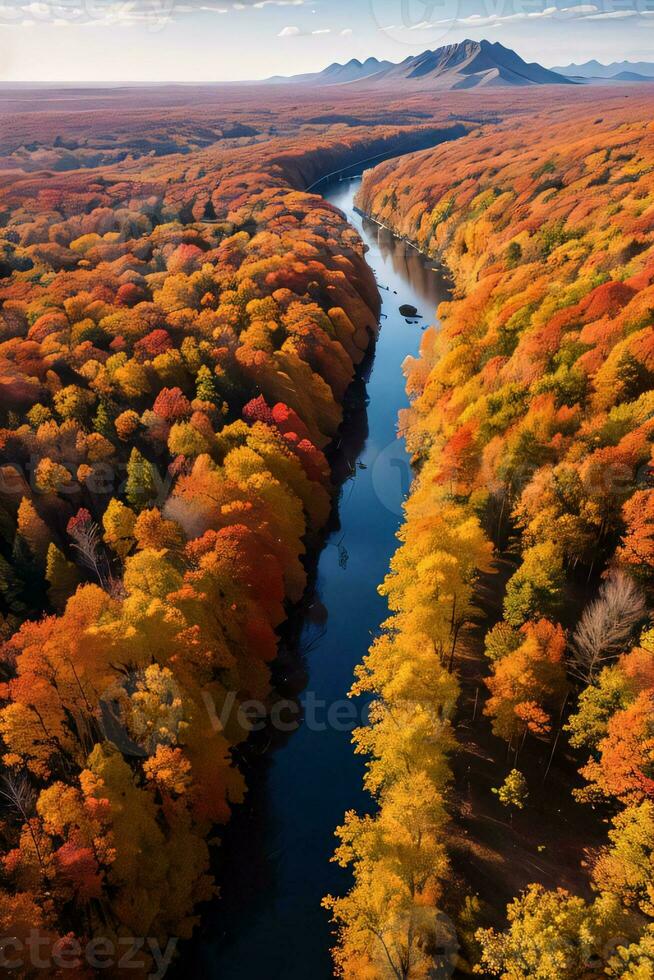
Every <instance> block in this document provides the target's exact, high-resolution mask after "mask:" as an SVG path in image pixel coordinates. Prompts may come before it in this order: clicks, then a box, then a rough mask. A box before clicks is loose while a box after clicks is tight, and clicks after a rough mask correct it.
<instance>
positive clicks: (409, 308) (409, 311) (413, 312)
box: [400, 303, 418, 317]
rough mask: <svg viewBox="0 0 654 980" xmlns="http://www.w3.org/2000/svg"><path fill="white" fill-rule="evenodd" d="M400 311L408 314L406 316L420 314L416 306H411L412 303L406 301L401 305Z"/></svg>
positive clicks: (403, 314)
mask: <svg viewBox="0 0 654 980" xmlns="http://www.w3.org/2000/svg"><path fill="white" fill-rule="evenodd" d="M400 313H401V314H402V316H406V317H414V316H418V311H417V309H416V308H415V306H411V304H410V303H404V304H403V305H402V306H401V307H400Z"/></svg>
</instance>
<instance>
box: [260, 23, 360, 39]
mask: <svg viewBox="0 0 654 980" xmlns="http://www.w3.org/2000/svg"><path fill="white" fill-rule="evenodd" d="M331 33H332V29H331V27H320V28H318V29H317V30H315V31H301V30H300V28H299V27H295V26H292V27H283V28H282V29H281V31H280V32H279V34H278V35H277V37H315V36H316V35H318V34H331ZM342 33H346V32H345V31H343V32H342ZM350 33H351V32H350Z"/></svg>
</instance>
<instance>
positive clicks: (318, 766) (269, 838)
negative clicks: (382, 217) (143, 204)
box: [183, 181, 447, 980]
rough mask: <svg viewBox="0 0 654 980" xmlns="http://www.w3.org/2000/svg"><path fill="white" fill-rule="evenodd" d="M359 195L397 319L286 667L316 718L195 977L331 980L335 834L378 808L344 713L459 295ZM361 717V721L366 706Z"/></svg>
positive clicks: (275, 770) (347, 439)
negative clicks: (410, 380)
mask: <svg viewBox="0 0 654 980" xmlns="http://www.w3.org/2000/svg"><path fill="white" fill-rule="evenodd" d="M357 186H358V181H347V182H345V181H344V182H341V183H336V184H334V185H332V186H331V187H329V188H327V190H326V191H325V192H324V196H325V197H326V198H327V200H329V201H331V202H332V203H333V204H335V205H336V206H337V207H339V208H340V209H341V210H342V211H343V212H344V213H345V214H346V216H347V217H348V219H349V221H350V222H351V223H352V224H353V225H354V226H355V227H356V228H357V230H358V231H359V233H360V234H361V237H362V238H363V240H364V242H365V243H366V244H367V245H368V246H369V251H368V253H367V260H368V263H369V264H370V266H371V267H372V269H373V270H374V272H375V275H376V277H377V281H378V283H379V285H380V295H381V297H382V300H383V308H382V312H383V314H385V315H386V316H387V319H385V318H382V321H381V332H380V335H379V340H378V342H377V345H376V349H375V351H374V354H373V355H372V356H371V357H370V358H369V359H368V362H367V364H366V365H365V366H364V368H363V369H362V371H361V372H360V375H361V376H360V378H359V380H358V382H355V383H354V385H353V386H352V390H351V392H350V395H349V398H348V404H347V411H346V419H345V422H344V425H343V428H342V434H341V439H340V440H339V452H338V453H337V460H336V464H335V465H336V470H337V472H338V470H339V469H340V471H341V474H342V473H345V474H346V475H348V474H349V475H348V476H347V478H346V479H345V482H344V483H343V485H342V489H341V492H340V498H339V501H338V513H337V517H336V518H335V520H334V521H333V525H334V526H333V529H332V530H331V532H330V534H329V537H328V539H327V541H326V544H325V547H324V549H323V551H322V552H321V554H320V558H319V561H318V565H317V570H316V580H315V592H314V593H312V595H311V598H310V600H309V602H308V607H309V608H308V609H307V613H306V616H305V618H304V620H303V625H302V627H301V629H300V630H299V636H298V637H297V638H296V639H297V646H296V647H295V649H291V650H290V651H289V652H288V655H287V657H286V658H283V660H282V664H283V668H282V670H283V676H282V678H281V682H280V686H281V687H283V686H284V683H286V684H287V689H288V690H292V689H293V688H295V689H296V692H297V694H298V696H299V699H300V701H301V703H302V704H303V705H304V707H305V718H304V721H303V723H302V724H301V725H300V727H299V728H298V729H297V730H296V731H294V732H293V733H292V734H289V735H288V736H287V737H286V738H285V740H283V741H282V743H281V744H280V745H279V746H278V747H276V748H274V749H273V750H272V751H269V752H268V754H267V757H266V759H265V762H263V763H262V766H263V768H262V770H261V771H260V772H259V773H258V774H256V775H255V778H254V779H253V781H252V782H251V791H250V793H249V796H248V800H247V804H246V806H245V807H244V808H242V812H240V813H239V812H238V811H237V814H236V816H235V820H234V821H233V825H234V826H233V827H232V828H230V829H229V830H228V832H227V833H228V840H226V847H225V851H226V852H227V853H228V855H229V856H228V858H227V861H228V862H229V863H228V864H226V866H225V868H224V870H223V875H222V877H223V878H224V882H225V883H224V886H223V900H222V904H221V902H220V901H219V902H217V903H216V908H217V912H216V914H215V916H214V915H213V914H212V915H209V916H208V917H206V918H205V926H204V929H203V932H202V934H201V935H200V936H199V937H198V940H197V941H195V942H194V943H193V944H191V947H192V948H191V950H189V955H186V956H184V957H183V961H184V966H185V971H184V972H185V973H186V971H187V970H188V967H189V964H190V963H191V962H192V966H193V972H194V973H196V971H197V973H198V975H200V976H207V977H216V978H218V977H219V978H221V980H237V978H238V980H255V978H256V980H259V978H262V980H278V978H279V980H309V978H311V980H327V978H329V977H331V976H332V964H331V958H330V955H329V947H330V944H331V938H330V927H329V921H328V914H327V913H326V912H325V911H324V910H323V909H322V908H321V905H320V902H321V899H322V897H323V896H324V895H325V894H326V893H328V892H333V893H343V892H344V891H345V890H346V889H347V887H348V883H349V880H350V879H349V872H347V871H343V870H342V869H339V868H338V867H337V866H336V865H334V864H333V863H330V860H329V859H330V857H331V855H332V853H333V850H334V846H335V838H334V829H335V827H336V826H337V825H338V824H339V823H341V822H342V819H343V815H344V813H345V811H346V810H348V809H356V810H359V811H366V810H368V811H370V809H371V801H370V798H369V797H368V796H367V795H366V794H365V793H364V791H363V789H362V777H363V767H364V761H363V759H362V758H361V757H359V756H355V755H354V753H353V750H352V744H351V729H352V728H353V727H354V723H353V719H352V718H351V717H347V715H346V713H347V712H348V711H351V710H352V708H351V707H350V708H349V709H348V708H347V707H342V705H343V703H344V699H345V697H346V694H347V692H348V690H349V689H350V686H351V684H352V680H353V672H354V668H355V666H356V664H358V663H360V662H361V660H362V659H363V657H364V656H365V653H366V651H367V649H368V647H369V645H370V642H371V639H372V637H373V636H374V635H375V634H376V633H377V632H378V630H379V626H380V624H381V623H382V622H383V621H384V619H385V618H386V616H387V608H386V602H385V600H384V599H382V598H381V597H380V596H379V594H378V592H377V586H378V585H379V583H380V582H381V581H382V580H383V579H384V577H385V575H386V573H387V571H388V564H389V560H390V558H391V555H392V554H393V552H394V551H395V548H396V546H397V540H396V537H395V534H396V531H397V529H398V526H399V524H400V521H401V517H402V502H403V500H404V498H405V497H406V494H407V492H408V490H409V485H410V480H411V471H410V465H409V459H408V457H407V455H406V452H405V450H404V446H403V444H402V442H401V441H398V439H397V433H396V429H397V418H398V411H399V410H400V409H401V408H403V407H405V406H406V405H407V397H406V393H405V380H404V376H403V374H402V362H403V361H404V359H405V357H406V356H407V355H409V354H416V353H417V351H418V347H419V344H420V337H421V331H422V328H423V325H425V324H429V323H433V322H434V313H435V308H436V306H437V305H438V303H439V302H440V301H441V300H442V299H445V298H447V290H446V286H445V284H444V282H443V280H442V278H441V277H440V276H439V274H438V273H436V272H434V271H433V270H432V268H431V263H430V262H427V261H425V260H424V259H423V258H422V257H421V256H420V255H419V254H418V253H417V252H416V251H415V250H413V249H412V248H411V247H410V246H406V245H404V243H402V242H399V241H398V240H397V239H394V238H393V237H392V236H391V235H390V234H389V233H388V232H387V231H385V230H383V229H379V228H378V226H377V225H375V224H374V223H373V222H371V221H369V220H367V219H363V218H361V217H360V216H359V215H358V214H357V213H355V211H354V210H353V196H354V193H355V191H356V188H357ZM382 287H388V288H387V289H385V288H382ZM403 303H409V304H412V305H414V306H416V307H417V309H418V310H419V312H420V313H422V314H423V317H424V319H423V320H421V321H419V322H418V323H417V324H412V325H410V324H408V323H407V322H406V320H405V319H404V317H402V316H401V315H400V313H399V310H398V307H399V306H400V305H401V304H403ZM312 705H315V708H312ZM336 705H341V707H340V708H338V714H336V715H335V714H334V713H335V712H336V710H337V708H336ZM330 708H331V717H330V721H331V722H332V723H331V724H330V723H329V722H328V721H327V718H326V716H327V711H328V710H329V709H330ZM357 710H358V716H359V718H360V716H361V713H362V712H365V705H361V704H359V705H358V708H357ZM285 717H286V716H285ZM334 720H336V724H333V722H334ZM339 721H340V723H339Z"/></svg>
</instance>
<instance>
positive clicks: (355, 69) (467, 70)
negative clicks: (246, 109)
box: [269, 40, 574, 90]
mask: <svg viewBox="0 0 654 980" xmlns="http://www.w3.org/2000/svg"><path fill="white" fill-rule="evenodd" d="M269 81H270V82H274V83H277V84H280V83H285V84H291V83H294V84H309V85H343V84H349V85H351V84H356V83H362V84H365V85H366V86H370V85H382V84H389V83H391V84H394V83H397V82H402V83H410V84H412V85H415V86H416V87H418V86H420V87H421V88H434V89H442V90H447V89H449V90H455V89H471V88H480V87H493V88H495V87H512V86H523V85H569V84H574V83H573V82H572V81H571V80H570V79H568V78H563V77H562V76H561V74H559V73H556V72H554V71H550V70H549V69H548V68H543V66H542V65H539V64H537V63H535V62H533V63H527V62H526V61H523V59H522V58H521V57H520V55H518V54H516V52H515V51H512V50H511V49H510V48H505V47H504V45H502V44H500V43H499V42H497V43H495V44H492V43H491V42H490V41H470V40H468V41H461V42H459V43H458V44H447V45H445V46H444V47H442V48H437V49H436V50H435V51H423V53H422V54H419V55H415V56H414V55H412V56H410V57H408V58H405V60H404V61H402V62H400V63H399V64H393V63H392V62H388V61H378V60H377V59H376V58H368V60H367V61H364V62H363V63H362V62H360V61H357V60H354V61H349V62H348V63H347V64H345V65H340V64H333V65H330V66H329V68H326V69H325V70H324V71H321V72H313V73H311V74H308V75H293V76H290V77H288V78H281V77H279V76H277V77H275V78H271V79H269Z"/></svg>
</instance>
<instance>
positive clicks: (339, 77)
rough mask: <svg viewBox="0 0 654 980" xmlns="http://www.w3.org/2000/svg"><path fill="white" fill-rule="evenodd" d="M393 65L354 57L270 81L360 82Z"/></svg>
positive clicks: (302, 82)
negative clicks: (342, 63) (318, 68)
mask: <svg viewBox="0 0 654 980" xmlns="http://www.w3.org/2000/svg"><path fill="white" fill-rule="evenodd" d="M393 67H394V65H393V62H392V61H378V59H377V58H368V59H367V60H366V61H363V62H361V61H359V60H358V59H357V58H352V60H351V61H348V62H347V64H345V65H340V64H339V63H338V62H335V63H334V64H333V65H330V66H329V68H325V70H324V71H314V72H309V73H308V74H305V75H288V76H286V75H275V76H274V77H273V78H269V79H268V81H269V82H275V83H276V84H281V83H286V84H288V83H291V82H293V83H296V84H307V83H309V84H312V83H316V84H319V85H343V84H347V83H348V82H359V81H361V80H363V79H364V78H369V77H370V76H371V75H378V74H379V73H380V72H383V71H387V70H388V69H389V68H393Z"/></svg>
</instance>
